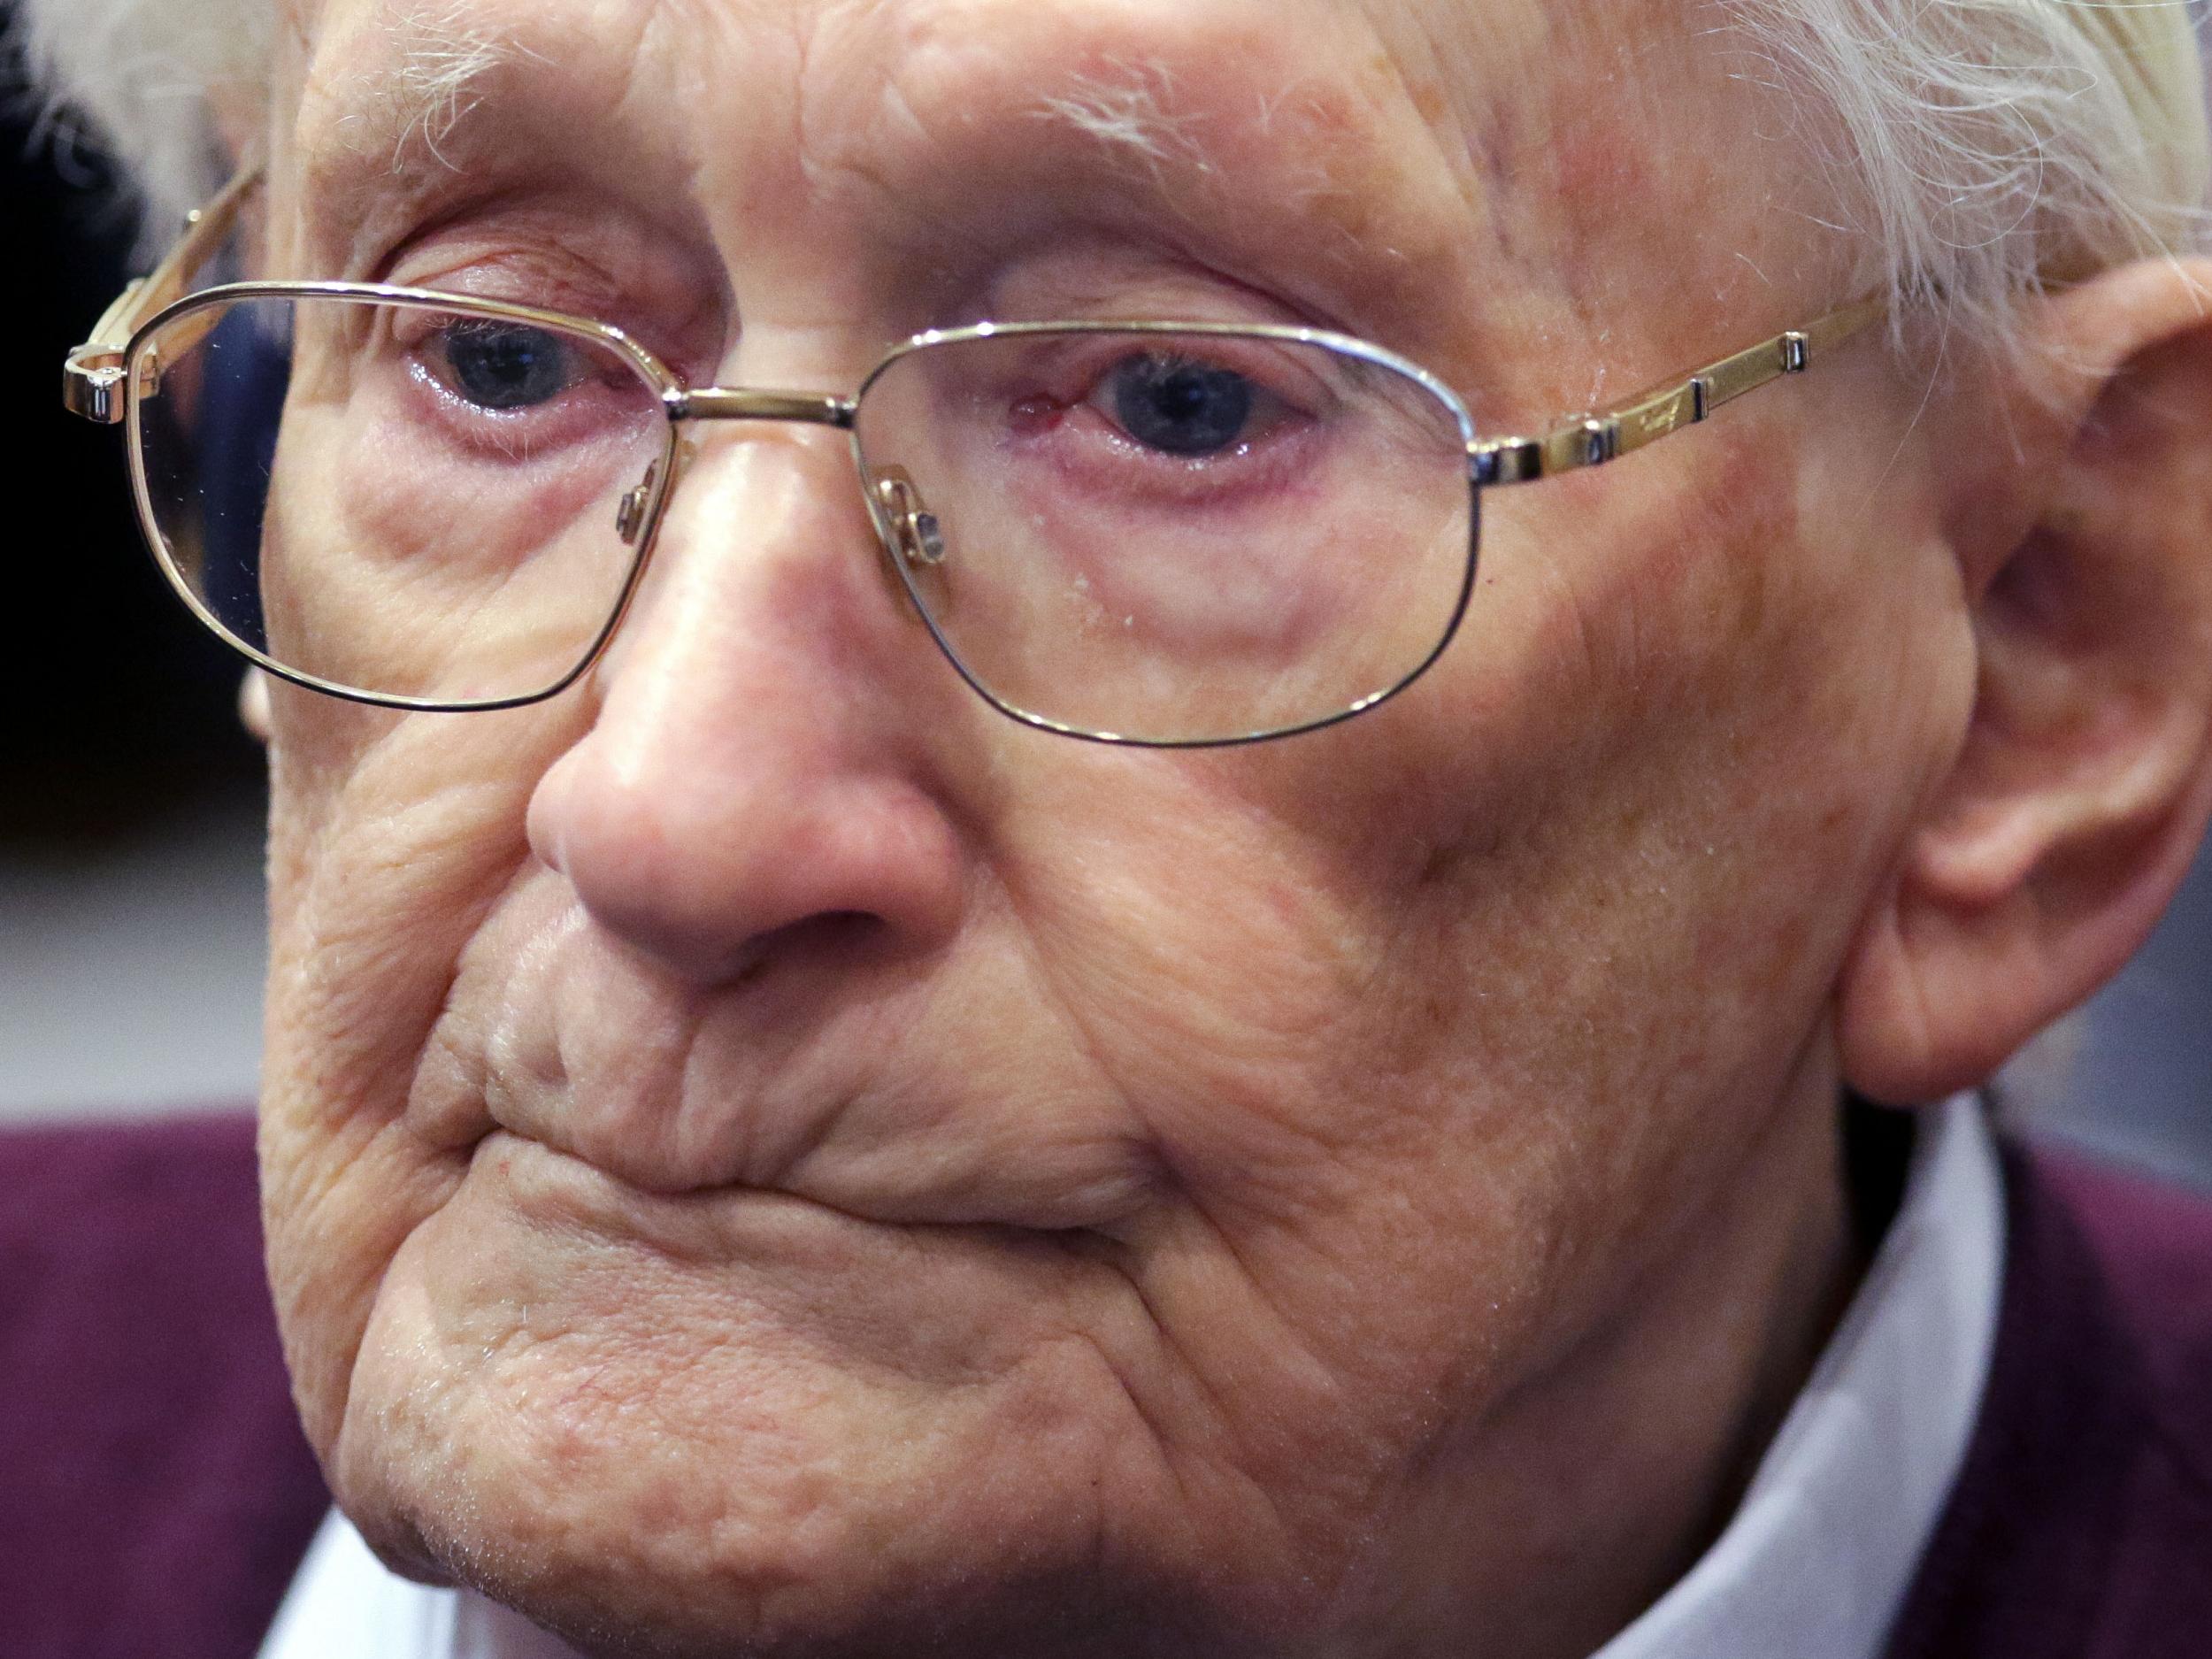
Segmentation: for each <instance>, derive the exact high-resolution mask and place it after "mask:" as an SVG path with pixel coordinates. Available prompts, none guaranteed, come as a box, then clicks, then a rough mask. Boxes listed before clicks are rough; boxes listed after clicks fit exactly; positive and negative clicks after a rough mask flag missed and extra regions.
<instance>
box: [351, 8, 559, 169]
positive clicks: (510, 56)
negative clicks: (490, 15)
mask: <svg viewBox="0 0 2212 1659" xmlns="http://www.w3.org/2000/svg"><path fill="white" fill-rule="evenodd" d="M474 10H475V9H474V7H473V6H472V5H471V4H469V0H408V4H403V5H399V6H396V7H395V8H393V10H392V11H391V12H390V13H389V14H388V24H387V27H388V28H389V30H390V31H391V34H392V35H393V36H394V37H395V40H396V43H397V45H398V49H399V50H398V52H397V58H398V65H397V67H396V68H394V69H390V70H386V71H382V72H380V73H379V74H378V76H377V81H379V82H380V85H379V88H378V94H379V101H380V103H382V104H384V105H385V111H384V123H383V124H384V125H387V126H388V128H389V130H390V132H391V133H392V135H393V136H392V156H391V165H392V170H393V171H394V172H399V171H401V170H403V168H404V167H405V166H406V165H407V162H408V159H409V156H408V151H409V149H410V147H411V145H419V146H420V148H421V149H422V150H424V151H425V152H426V153H427V154H428V155H429V157H430V158H431V159H432V160H433V161H434V162H436V163H437V164H438V165H440V166H442V167H445V168H447V169H449V170H454V171H457V169H456V168H455V167H454V164H453V163H452V162H451V161H450V160H449V159H448V158H447V157H446V154H445V151H444V149H443V145H444V143H445V142H446V140H447V139H448V138H449V137H450V136H451V135H452V133H453V130H454V128H455V127H457V126H459V125H460V123H461V121H462V119H464V118H465V117H466V116H467V115H468V114H469V112H470V111H472V110H474V109H475V108H476V106H477V105H478V104H480V103H481V102H482V98H481V96H480V94H479V93H478V91H477V87H478V85H479V83H480V82H481V81H482V80H483V79H484V77H485V76H486V75H488V73H491V72H492V71H493V70H495V69H497V68H498V67H499V66H500V65H503V64H508V63H512V62H514V61H516V60H517V59H518V58H532V59H540V60H541V55H540V54H539V53H537V52H534V51H533V50H530V48H528V47H527V46H525V45H524V44H522V43H521V42H519V41H517V40H515V39H513V38H512V37H511V36H508V35H498V34H495V33H494V32H492V31H491V30H488V29H487V28H485V27H482V26H481V25H480V24H479V23H478V22H476V21H475V19H474V16H473V13H474Z"/></svg>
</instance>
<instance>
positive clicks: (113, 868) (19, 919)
mask: <svg viewBox="0 0 2212 1659" xmlns="http://www.w3.org/2000/svg"><path fill="white" fill-rule="evenodd" d="M4 16H5V12H4V8H0V20H4ZM0 83H4V87H5V89H6V92H7V96H5V98H4V100H0V102H4V104H5V105H6V108H7V109H8V110H9V111H12V114H11V116H10V117H9V119H5V120H4V121H0V205H4V208H5V210H6V214H7V219H6V223H7V225H8V227H9V230H10V239H11V240H12V242H14V244H15V246H16V249H17V252H16V254H15V255H14V256H13V257H12V258H11V259H10V260H9V261H8V264H7V265H6V267H5V268H4V272H0V284H4V288H0V303H4V307H5V309H4V311H0V315H4V316H5V317H6V318H7V319H9V320H10V323H11V325H12V326H11V327H10V328H9V329H8V330H7V331H6V333H5V334H4V336H0V388H4V392H5V395H6V397H7V400H8V406H9V408H10V410H11V411H12V419H10V420H9V422H8V431H9V433H10V435H11V437H12V442H13V445H14V448H13V449H12V454H11V456H10V459H9V468H10V475H11V476H12V477H13V478H14V479H15V480H16V493H15V495H14V498H13V506H14V512H13V518H14V522H15V523H16V526H17V528H16V530H15V532H14V536H13V546H14V548H15V552H14V554H13V555H12V559H11V564H12V571H11V580H10V583H9V587H8V590H7V591H8V593H9V595H10V597H11V600H12V604H11V606H10V611H9V617H8V619H9V622H10V623H11V625H12V626H11V627H10V630H9V641H10V642H9V645H8V648H7V649H6V650H5V651H4V652H0V1124H5V1123H7V1122H10V1121H20V1120H26V1119H30V1118H53V1117H58V1116H67V1115H84V1114H108V1115H127V1114H145V1113H152V1112H163V1111H174V1110H189V1109H193V1108H201V1107H206V1106H209V1105H218V1104H243V1103H245V1102H249V1101H250V1100H251V1098H252V1096H253V1094H254V1087H255V1070H256V1060H257V1046H258V1025H259V1018H260V1000H261V998H260V991H261V975H262V970H263V965H264V960H265V958H264V946H263V941H262V887H261V844H260V831H261V818H262V812H263V806H264V802H263V795H262V782H261V777H260V770H259V757H258V755H257V752H256V750H255V749H254V747H253V745H252V744H251V743H250V742H249V741H247V740H246V738H245V737H244V735H243V734H242V732H241V731H240V729H239V726H238V721H237V714H236V694H237V685H238V669H237V665H236V664H235V663H234V661H233V659H231V658H230V657H227V655H226V654H225V653H224V652H223V650H222V649H221V648H220V647H219V646H217V645H216V644H215V643H214V641H212V640H211V639H208V638H206V637H205V636H204V634H202V633H201V632H200V630H199V629H198V628H197V627H196V626H194V625H193V624H192V623H191V622H190V621H189V620H188V618H187V617H186V616H185V614H184V612H183V611H182V609H181V608H180V606H179V605H178V604H177V603H176V602H175V600H174V599H173V598H172V596H171V595H170V594H169V592H168V591H167V589H166V588H165V586H164V584H163V582H162V580H161V579H160V577H159V575H158V574H157V572H156V571H155V569H154V566H153V565H152V562H151V561H150V559H149V558H148V557H147V556H146V554H145V553H144V551H143V549H142V548H141V546H140V543H139V541H138V537H137V534H136V531H135V530H134V527H133V525H132V521H131V515H130V511H129V504H128V501H127V492H126V488H125V474H124V472H123V466H122V451H121V444H120V442H119V438H118V436H117V434H115V433H114V432H112V431H107V430H102V429H98V428H95V427H93V426H88V425H86V424H84V423H83V422H81V421H77V420H73V419H69V418H68V417H66V416H65V414H64V413H63V411H62V409H61V403H60V399H59V396H58V393H59V384H60V366H61V360H62V357H63V354H64V353H65V351H66V350H67V349H68V348H69V347H70V346H72V345H73V344H74V343H76V342H78V341H79V340H81V338H82V337H83V335H84V334H85V333H86V332H87V331H88V329H89V327H90V326H91V325H92V323H93V321H94V320H95V319H96V317H97V316H98V314H99V312H100V311H101V309H102V308H103V307H104V305H105V304H106V303H107V302H108V301H109V300H110V299H111V297H112V296H114V294H115V293H116V291H117V290H118V289H119V288H120V287H121V285H122V283H123V281H124V280H125V277H126V275H127V251H128V249H129V246H130V243H131V241H132V230H133V227H132V226H131V225H130V224H129V223H128V222H127V220H126V219H124V218H123V217H122V216H121V214H120V211H119V209H118V208H117V207H116V206H115V205H114V204H112V202H111V199H110V194H109V192H108V191H107V189H106V188H105V181H104V178H103V176H102V173H101V170H100V168H99V166H98V165H97V164H96V162H95V161H93V160H92V159H91V158H89V157H85V156H82V155H80V154H77V153H75V152H74V151H73V150H71V149H70V148H69V147H68V146H66V145H65V144H58V143H57V142H55V141H54V140H53V138H52V137H51V135H50V134H40V133H38V132H36V131H35V130H34V124H33V122H32V121H31V120H30V119H29V118H28V116H27V113H26V111H25V108H24V106H25V103H26V100H25V98H24V97H23V96H22V95H21V93H20V91H19V86H20V82H19V76H18V75H17V74H16V73H15V72H14V70H13V68H12V65H7V66H5V67H4V68H0ZM2205 556H2206V557H2212V547H2208V548H2207V549H2205ZM2003 1094H2004V1097H2005V1100H2006V1102H2007V1110H2008V1111H2009V1112H2011V1113H2012V1114H2013V1115H2014V1117H2015V1118H2016V1120H2019V1121H2022V1122H2024V1123H2027V1124H2030V1125H2034V1126H2036V1127H2037V1128H2039V1129H2041V1130H2045V1131H2047V1132H2049V1133H2057V1134H2062V1135H2067V1136H2071V1137H2074V1138H2076V1139H2078V1140H2080V1141H2087V1142H2090V1143H2092V1144H2093V1145H2095V1146H2097V1147H2099V1148H2102V1149H2103V1150H2105V1151H2107V1152H2108V1153H2109V1154H2111V1155H2113V1156H2118V1157H2121V1158H2124V1159H2127V1160H2130V1161H2132V1162H2136V1163H2139V1164H2150V1165H2154V1166H2156V1167H2159V1168H2162V1169H2164V1170H2167V1171H2173V1172H2176V1173H2177V1174H2179V1175H2181V1176H2182V1177H2184V1178H2185V1179H2189V1180H2191V1181H2193V1182H2194V1183H2196V1184H2198V1185H2200V1186H2203V1187H2208V1188H2212V857H2207V858H2203V859H2200V861H2199V864H2198V869H2197V872H2196V873H2195V875H2194V876H2193V879H2191V881H2190V883H2189V886H2188V887H2187V888H2186V889H2185V891H2184V893H2183V894H2182V896H2181V899H2180V901H2179V902H2178V903H2177V905H2176V906H2175V908H2174V910H2172V912H2171V913H2170V916H2169V917H2168V918H2167V920H2166V922H2165V924H2164V925H2163V926H2162V927H2161V929H2160V930H2159V932H2158V933H2157V935H2156V937H2155V938H2154V939H2153V941H2151V944H2150V946H2149V948H2148V949H2146V950H2145V951H2144V952H2143V953H2142V955H2141V956H2139V957H2138V958H2137V960H2136V961H2135V962H2134V963H2133V964H2131V966H2130V967H2129V968H2128V969H2127V970H2126V972H2124V974H2123V975H2122V976H2121V977H2120V979H2118V980H2117V981H2116V983H2115V984H2114V985H2113V986H2112V987H2110V988H2109V989H2108V990H2107V991H2106V992H2105V993H2104V994H2103V995H2101V996H2100V997H2099V998H2098V999H2097V1000H2096V1002H2094V1003H2093V1005H2092V1006H2091V1007H2090V1008H2089V1009H2088V1010H2086V1011H2085V1014H2084V1015H2083V1016H2082V1018H2079V1019H2078V1020H2077V1021H2076V1022H2074V1023H2073V1024H2072V1025H2070V1026H2068V1027H2064V1028H2062V1029H2061V1030H2060V1031H2059V1032H2057V1033H2053V1034H2052V1035H2051V1036H2049V1037H2047V1038H2046V1039H2045V1040H2044V1041H2042V1042H2040V1043H2039V1045H2038V1046H2037V1048H2035V1049H2034V1050H2032V1052H2031V1053H2030V1054H2028V1055H2026V1056H2024V1057H2023V1058H2022V1060H2021V1061H2020V1062H2019V1063H2017V1064H2016V1065H2015V1066H2014V1067H2013V1069H2012V1071H2010V1072H2009V1073H2008V1077H2007V1079H2005V1084H2004V1088H2003Z"/></svg>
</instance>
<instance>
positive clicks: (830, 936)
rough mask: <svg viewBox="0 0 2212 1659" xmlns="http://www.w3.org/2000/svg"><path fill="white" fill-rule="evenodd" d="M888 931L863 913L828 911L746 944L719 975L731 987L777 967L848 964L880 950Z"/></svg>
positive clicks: (875, 919) (746, 982) (756, 977)
mask: <svg viewBox="0 0 2212 1659" xmlns="http://www.w3.org/2000/svg"><path fill="white" fill-rule="evenodd" d="M890 931H891V930H890V929H889V927H888V926H887V925H886V924H885V922H884V920H883V918H881V917H879V916H871V915H869V914H868V913H867V912H866V911H864V910H828V911H825V912H824V913H822V914H821V915H819V916H809V917H804V918H802V919H800V920H798V921H795V922H789V923H787V924H785V925H784V926H781V927H779V928H776V929H774V930H773V931H772V932H770V933H761V934H758V935H757V936H755V937H754V938H752V939H749V940H748V941H746V942H745V945H744V948H743V949H741V951H740V952H739V953H738V955H737V956H736V958H735V959H734V960H733V962H732V963H731V964H730V966H729V967H728V969H727V970H726V972H724V973H723V974H722V975H720V976H719V979H720V982H721V983H722V984H723V985H724V986H726V987H742V986H747V985H750V984H753V983H755V982H756V981H757V980H759V979H763V978H764V977H765V976H766V975H767V973H768V971H769V970H770V969H771V968H772V967H775V966H778V965H779V964H793V963H799V962H809V961H812V962H824V961H831V960H837V961H841V962H843V963H846V964H850V963H852V962H854V961H855V960H856V959H858V958H861V957H864V956H870V955H872V954H873V953H874V952H876V951H878V950H879V949H883V948H884V946H885V942H886V940H887V936H888V934H889V933H890Z"/></svg>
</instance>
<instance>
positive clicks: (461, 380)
mask: <svg viewBox="0 0 2212 1659" xmlns="http://www.w3.org/2000/svg"><path fill="white" fill-rule="evenodd" d="M440 345H441V347H442V351H443V355H444V357H445V360H446V368H447V370H448V373H447V374H446V375H444V376H442V378H443V379H444V380H446V382H447V384H448V385H449V387H450V388H452V390H453V391H455V392H456V393H457V394H458V395H459V396H462V397H465V398H466V399H467V400H468V401H469V402H470V403H473V404H475V405H476V406H477V407H478V408H479V409H490V410H510V409H527V408H531V407H533V406H534V405H536V404H539V403H548V402H550V401H551V400H552V399H553V398H555V397H557V396H559V395H560V394H561V393H563V392H564V391H566V390H567V389H568V388H570V387H571V386H572V385H573V384H574V383H575V381H576V379H577V369H578V365H577V363H576V361H575V357H576V354H575V352H574V350H573V349H572V348H571V347H570V345H569V343H568V342H566V341H565V340H563V339H562V338H561V337H560V336H559V335H558V334H552V333H549V331H547V330H545V329H543V328H533V327H532V326H529V325H528V324H527V323H511V322H503V321H500V320H497V319H489V318H483V319H477V318H471V319H465V320H459V321H456V322H454V323H452V324H450V325H449V326H447V327H446V328H445V330H444V331H443V333H442V336H441V340H440Z"/></svg>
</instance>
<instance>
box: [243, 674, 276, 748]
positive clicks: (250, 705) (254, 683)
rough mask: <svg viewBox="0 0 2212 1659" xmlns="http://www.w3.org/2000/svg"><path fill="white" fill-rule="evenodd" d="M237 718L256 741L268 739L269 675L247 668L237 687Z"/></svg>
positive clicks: (264, 741)
mask: <svg viewBox="0 0 2212 1659" xmlns="http://www.w3.org/2000/svg"><path fill="white" fill-rule="evenodd" d="M238 719H239V723H240V724H241V725H242V726H244V727H245V728H246V730H247V731H249V732H250V733H253V736H254V739H255V741H257V742H261V743H266V742H267V741H269V677H268V675H266V674H265V673H263V672H261V671H260V670H259V669H258V668H249V669H248V670H247V671H246V677H245V679H244V680H242V681H241V682H240V683H239V687H238Z"/></svg>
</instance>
